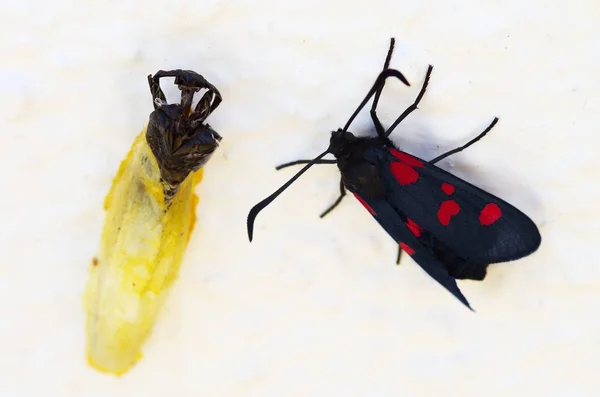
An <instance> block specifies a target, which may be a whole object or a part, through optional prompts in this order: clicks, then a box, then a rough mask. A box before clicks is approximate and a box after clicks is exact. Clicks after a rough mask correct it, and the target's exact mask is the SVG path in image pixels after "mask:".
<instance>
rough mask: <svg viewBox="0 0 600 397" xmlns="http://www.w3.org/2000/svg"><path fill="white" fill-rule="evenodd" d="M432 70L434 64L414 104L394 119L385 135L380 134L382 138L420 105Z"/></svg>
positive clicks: (428, 71)
mask: <svg viewBox="0 0 600 397" xmlns="http://www.w3.org/2000/svg"><path fill="white" fill-rule="evenodd" d="M432 71H433V66H431V65H429V67H428V68H427V73H426V74H425V80H424V81H423V86H422V87H421V91H419V95H417V99H415V101H414V102H413V104H412V105H410V106H409V107H408V108H407V109H406V110H405V111H404V112H403V113H402V114H401V115H400V117H398V118H397V119H396V121H394V123H393V124H392V126H391V127H390V128H388V130H387V131H385V133H384V134H383V135H380V136H381V137H382V138H387V137H388V136H390V134H391V133H392V131H394V129H396V127H397V126H398V124H400V123H401V122H402V121H403V120H404V119H405V118H406V117H407V116H408V115H409V114H411V113H412V112H413V111H415V110H416V109H417V107H418V106H419V103H420V102H421V99H423V95H425V91H426V90H427V85H428V84H429V78H430V77H431V72H432Z"/></svg>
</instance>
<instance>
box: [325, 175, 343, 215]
mask: <svg viewBox="0 0 600 397" xmlns="http://www.w3.org/2000/svg"><path fill="white" fill-rule="evenodd" d="M344 197H346V187H345V186H344V180H343V179H341V178H340V196H339V197H338V198H337V199H336V200H335V202H334V203H333V204H332V205H331V206H330V207H329V208H327V209H326V210H325V211H324V212H323V213H322V214H321V215H319V217H320V218H323V217H324V216H325V215H327V214H329V213H330V212H331V211H332V210H333V209H334V208H335V207H337V206H338V205H339V204H340V203H341V202H342V200H343V199H344Z"/></svg>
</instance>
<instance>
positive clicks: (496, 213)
mask: <svg viewBox="0 0 600 397" xmlns="http://www.w3.org/2000/svg"><path fill="white" fill-rule="evenodd" d="M501 216H502V211H501V210H500V207H498V206H497V205H496V204H494V203H490V204H487V205H486V206H485V207H483V209H482V210H481V213H480V214H479V223H481V224H482V225H483V226H489V225H491V224H492V223H494V222H496V221H497V220H498V219H500V217H501Z"/></svg>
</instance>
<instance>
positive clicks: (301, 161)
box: [275, 159, 337, 171]
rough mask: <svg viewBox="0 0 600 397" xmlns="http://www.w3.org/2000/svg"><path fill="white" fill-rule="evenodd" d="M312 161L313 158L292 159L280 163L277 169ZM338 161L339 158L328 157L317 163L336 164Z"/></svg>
mask: <svg viewBox="0 0 600 397" xmlns="http://www.w3.org/2000/svg"><path fill="white" fill-rule="evenodd" d="M311 161H312V160H296V161H291V162H289V163H285V164H281V165H278V166H277V167H275V169H276V170H277V171H279V170H280V169H282V168H287V167H291V166H293V165H298V164H308V163H310V162H311ZM336 163H337V160H327V159H325V160H317V161H316V162H315V164H336Z"/></svg>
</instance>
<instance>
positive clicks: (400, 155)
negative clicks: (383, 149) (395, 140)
mask: <svg viewBox="0 0 600 397" xmlns="http://www.w3.org/2000/svg"><path fill="white" fill-rule="evenodd" d="M390 152H391V153H392V154H393V155H394V157H396V158H397V159H398V160H400V161H401V162H403V163H404V164H406V165H410V166H411V167H423V162H422V161H421V160H419V159H417V158H415V157H413V156H411V155H410V154H407V153H404V152H401V151H399V150H396V149H390Z"/></svg>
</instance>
